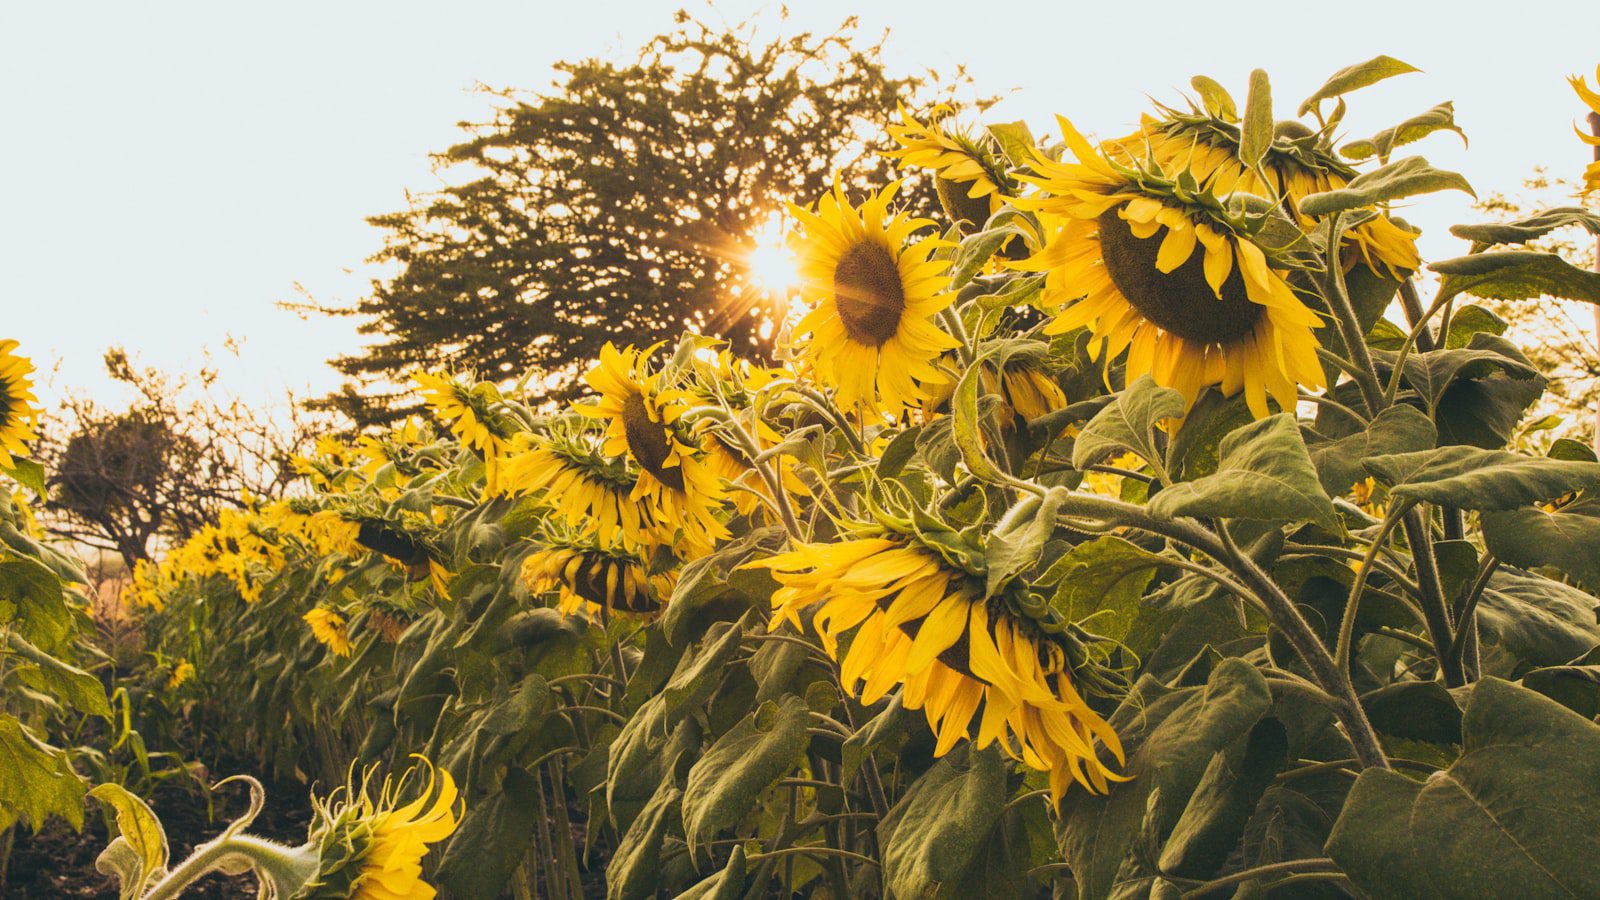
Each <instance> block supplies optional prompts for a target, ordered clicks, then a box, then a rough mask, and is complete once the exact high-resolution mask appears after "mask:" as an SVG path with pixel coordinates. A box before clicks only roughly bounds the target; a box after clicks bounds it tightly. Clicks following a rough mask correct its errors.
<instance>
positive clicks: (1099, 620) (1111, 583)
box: [1040, 534, 1170, 641]
mask: <svg viewBox="0 0 1600 900" xmlns="http://www.w3.org/2000/svg"><path fill="white" fill-rule="evenodd" d="M1169 564H1170V563H1169V561H1168V560H1166V559H1164V558H1163V557H1162V556H1161V554H1159V553H1151V552H1150V551H1149V550H1145V549H1144V548H1142V547H1139V546H1138V545H1136V544H1133V543H1131V542H1129V541H1128V540H1126V539H1124V538H1120V537H1117V536H1116V535H1111V534H1107V535H1102V536H1100V537H1097V538H1095V539H1094V540H1092V541H1086V542H1085V543H1082V544H1079V545H1078V546H1076V547H1073V548H1072V549H1071V550H1068V551H1067V552H1066V553H1064V554H1062V556H1061V558H1060V559H1058V560H1056V561H1055V562H1054V563H1053V564H1052V565H1051V566H1050V569H1049V571H1047V572H1046V573H1045V575H1044V577H1043V578H1041V579H1040V581H1042V582H1043V583H1044V584H1054V585H1055V586H1056V590H1055V598H1054V600H1053V601H1052V605H1053V606H1054V607H1055V608H1056V610H1057V611H1058V612H1060V613H1061V617H1062V618H1063V619H1064V620H1066V621H1068V622H1077V623H1079V624H1080V625H1082V626H1083V627H1084V628H1086V629H1088V630H1089V631H1092V632H1094V633H1095V634H1098V635H1100V636H1102V637H1106V638H1110V639H1111V640H1114V641H1120V640H1122V639H1123V638H1125V637H1127V636H1128V632H1129V631H1130V630H1131V629H1132V627H1133V623H1134V621H1135V620H1136V619H1137V618H1138V617H1139V613H1140V605H1139V600H1140V598H1141V597H1143V596H1144V589H1145V587H1146V586H1147V585H1149V584H1150V579H1151V578H1152V577H1154V576H1155V573H1156V570H1157V569H1158V568H1160V567H1161V566H1163V565H1169Z"/></svg>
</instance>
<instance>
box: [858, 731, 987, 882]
mask: <svg viewBox="0 0 1600 900" xmlns="http://www.w3.org/2000/svg"><path fill="white" fill-rule="evenodd" d="M1005 794H1006V764H1005V761H1004V759H1003V758H1002V757H1001V755H1000V751H999V748H997V747H990V748H988V749H987V750H974V749H973V748H972V745H971V744H963V745H962V746H961V747H959V748H957V749H956V750H955V751H953V752H951V753H950V754H948V755H946V756H945V757H944V758H943V759H941V760H939V761H938V762H937V763H935V764H934V766H933V768H931V769H929V770H928V771H927V772H925V773H924V774H923V775H922V777H921V778H918V779H917V780H916V781H915V782H913V783H912V784H911V786H910V787H909V788H907V789H906V792H905V795H904V796H902V797H901V798H900V802H898V803H896V804H895V805H894V808H893V809H891V810H889V815H888V816H886V817H885V818H884V820H883V821H882V822H881V823H879V825H878V840H879V841H880V842H881V844H882V847H883V878H884V882H885V884H887V886H888V889H889V890H888V893H889V896H890V897H891V898H898V900H917V898H924V897H930V898H931V897H946V896H954V895H952V894H950V893H949V887H953V886H954V883H955V882H956V881H957V880H958V879H960V878H961V877H962V876H963V875H964V874H965V873H966V872H967V869H968V867H969V866H970V865H971V864H972V862H973V860H974V858H975V856H976V855H977V853H978V851H979V850H980V849H981V848H982V847H983V843H984V840H985V838H987V837H988V836H989V833H990V831H991V829H993V828H994V825H995V822H996V820H998V819H999V817H1000V811H1001V808H1002V807H1003V805H1004V803H1005Z"/></svg>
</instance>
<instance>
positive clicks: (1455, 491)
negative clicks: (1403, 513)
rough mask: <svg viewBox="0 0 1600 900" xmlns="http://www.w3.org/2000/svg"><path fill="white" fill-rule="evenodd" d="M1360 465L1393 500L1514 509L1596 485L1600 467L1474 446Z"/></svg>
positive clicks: (1396, 456) (1389, 457) (1375, 459)
mask: <svg viewBox="0 0 1600 900" xmlns="http://www.w3.org/2000/svg"><path fill="white" fill-rule="evenodd" d="M1362 465H1363V466H1364V467H1365V468H1366V470H1367V471H1368V472H1369V473H1371V474H1372V476H1373V477H1374V478H1377V479H1378V480H1379V481H1381V482H1383V483H1384V484H1386V485H1388V486H1389V493H1390V495H1392V496H1394V497H1400V498H1405V499H1409V500H1419V501H1423V502H1426V503H1439V504H1444V505H1446V506H1455V507H1459V508H1461V509H1479V510H1502V509H1516V508H1517V507H1520V506H1526V505H1527V504H1529V503H1534V502H1536V501H1540V500H1548V499H1550V498H1552V497H1559V496H1561V495H1562V494H1565V493H1567V492H1568V491H1576V490H1582V489H1583V488H1586V487H1592V486H1593V485H1596V484H1600V463H1585V462H1569V461H1566V460H1559V459H1545V458H1541V457H1537V456H1526V455H1524V454H1521V453H1512V452H1510V451H1506V450H1480V449H1478V448H1476V447H1460V446H1454V447H1440V448H1438V449H1436V450H1423V451H1419V452H1415V453H1396V454H1391V455H1385V456H1377V457H1373V458H1371V459H1367V460H1364V461H1363V462H1362Z"/></svg>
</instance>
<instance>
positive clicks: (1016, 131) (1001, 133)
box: [984, 121, 1038, 166]
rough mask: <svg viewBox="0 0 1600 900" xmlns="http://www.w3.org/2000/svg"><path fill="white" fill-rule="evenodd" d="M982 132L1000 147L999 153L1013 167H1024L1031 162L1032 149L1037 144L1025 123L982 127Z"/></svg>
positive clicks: (1017, 122)
mask: <svg viewBox="0 0 1600 900" xmlns="http://www.w3.org/2000/svg"><path fill="white" fill-rule="evenodd" d="M984 130H985V131H987V132H989V136H990V137H992V138H994V140H995V143H997V144H999V145H1000V152H1001V153H1004V154H1005V155H1006V159H1007V160H1008V161H1010V163H1011V164H1012V165H1013V166H1025V165H1027V164H1028V163H1031V162H1033V148H1034V147H1037V146H1038V142H1037V141H1035V140H1034V138H1033V131H1032V130H1031V129H1029V128H1028V123H1027V122H1023V121H1016V122H999V123H996V124H993V125H986V126H984Z"/></svg>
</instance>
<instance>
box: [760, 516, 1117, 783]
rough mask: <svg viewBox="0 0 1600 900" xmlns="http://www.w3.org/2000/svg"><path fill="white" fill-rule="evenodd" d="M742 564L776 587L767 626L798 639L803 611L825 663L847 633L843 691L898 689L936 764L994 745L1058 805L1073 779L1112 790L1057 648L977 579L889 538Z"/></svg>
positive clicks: (1094, 716)
mask: <svg viewBox="0 0 1600 900" xmlns="http://www.w3.org/2000/svg"><path fill="white" fill-rule="evenodd" d="M750 565H751V566H756V567H764V568H770V569H771V570H772V573H773V577H774V578H776V579H777V581H778V583H779V585H780V587H779V589H778V591H777V592H776V593H775V594H774V595H773V598H772V603H773V607H774V612H775V615H774V617H773V620H772V627H774V628H776V627H778V626H779V625H780V624H782V623H784V622H788V623H790V624H791V625H793V626H794V627H795V628H796V629H801V630H803V629H804V623H803V620H802V618H801V611H802V610H806V609H812V610H814V615H813V616H812V619H811V623H812V626H813V627H814V628H815V629H816V631H817V633H818V635H819V636H821V638H822V642H823V647H824V649H825V650H826V651H827V652H828V654H829V655H830V656H832V657H834V658H835V659H838V658H839V644H840V642H841V640H842V639H843V638H844V637H845V635H846V634H847V633H848V634H849V649H848V652H846V653H845V654H844V658H843V659H842V660H840V674H841V679H842V681H843V684H844V687H845V689H846V690H848V691H850V692H851V694H852V695H853V696H856V697H858V698H859V699H860V700H861V702H862V703H864V704H871V703H875V702H877V701H878V700H879V699H881V698H882V697H883V696H884V695H885V694H886V693H887V692H888V691H889V690H890V689H891V688H893V687H895V686H896V685H904V688H903V692H902V694H901V699H902V702H903V703H904V704H905V706H906V708H907V709H920V710H922V711H923V713H924V715H925V716H926V717H927V720H928V724H929V726H930V727H931V728H932V730H933V732H934V734H935V735H936V736H937V744H936V746H935V748H934V755H935V756H943V755H944V754H946V753H948V752H950V750H952V749H953V748H954V747H955V746H956V744H957V743H958V742H960V741H961V740H963V739H970V740H972V741H974V742H975V743H976V744H977V746H978V747H980V748H983V747H987V746H989V745H990V744H993V743H995V742H997V741H998V742H999V743H1000V746H1001V747H1002V748H1003V749H1004V751H1005V752H1006V753H1007V754H1009V755H1010V756H1011V757H1012V758H1013V759H1017V760H1019V761H1021V762H1023V763H1024V764H1026V765H1028V766H1031V767H1033V768H1035V769H1038V770H1041V771H1044V772H1047V773H1049V778H1050V790H1051V793H1052V794H1053V796H1054V797H1055V798H1056V799H1057V800H1059V799H1060V798H1061V796H1062V795H1063V794H1065V793H1066V790H1067V787H1068V785H1070V784H1071V783H1072V782H1074V781H1076V782H1077V783H1079V784H1081V785H1083V786H1084V787H1086V788H1088V789H1090V790H1092V791H1096V792H1104V791H1105V790H1106V788H1107V786H1108V784H1109V782H1111V781H1115V780H1121V776H1119V775H1117V774H1116V773H1115V772H1114V771H1112V769H1111V768H1110V767H1109V766H1107V765H1106V763H1104V762H1103V761H1102V760H1101V759H1100V755H1099V752H1098V749H1099V748H1102V747H1103V748H1105V749H1106V750H1107V751H1109V752H1110V754H1111V755H1112V756H1114V757H1115V758H1116V759H1117V760H1118V761H1121V760H1122V747H1121V744H1120V742H1119V741H1118V739H1117V735H1116V732H1115V731H1114V730H1112V728H1111V726H1110V725H1109V724H1108V723H1107V722H1106V721H1105V720H1104V719H1103V718H1101V717H1100V715H1099V714H1098V713H1096V712H1095V711H1094V710H1093V709H1091V708H1090V707H1089V706H1088V704H1086V703H1085V702H1084V700H1083V698H1082V697H1081V696H1080V694H1079V693H1078V690H1077V689H1076V688H1075V687H1074V686H1073V674H1072V670H1071V666H1070V664H1069V660H1068V656H1067V653H1066V652H1065V650H1064V649H1063V647H1062V646H1061V645H1060V644H1059V643H1057V642H1056V641H1054V640H1052V639H1050V638H1048V637H1047V636H1045V635H1044V634H1043V633H1042V632H1040V631H1038V630H1037V629H1036V628H1034V627H1033V625H1032V623H1031V622H1029V621H1027V620H1025V619H1023V618H1021V617H1018V616H1016V615H1014V614H1013V613H1011V612H1010V611H1009V609H1008V608H1007V607H1006V605H1005V603H1004V602H1003V601H998V600H995V601H990V600H985V599H984V598H985V591H984V581H983V579H982V578H981V577H978V576H974V575H972V574H970V573H968V572H965V571H960V570H957V569H955V568H953V567H952V566H951V565H949V564H948V563H947V562H946V561H945V560H944V559H943V558H942V557H941V556H940V555H938V554H936V553H933V552H931V551H929V550H927V549H925V548H923V547H922V546H920V545H918V544H916V543H914V542H911V541H909V540H906V539H900V538H888V537H885V538H860V539H855V540H846V541H841V542H839V543H833V544H805V545H801V546H800V547H798V548H797V549H795V550H793V551H790V552H787V553H782V554H779V555H777V556H775V557H773V558H771V559H767V560H762V561H759V562H756V563H751V564H750ZM980 708H981V709H980ZM974 725H975V726H976V730H975V732H974Z"/></svg>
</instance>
